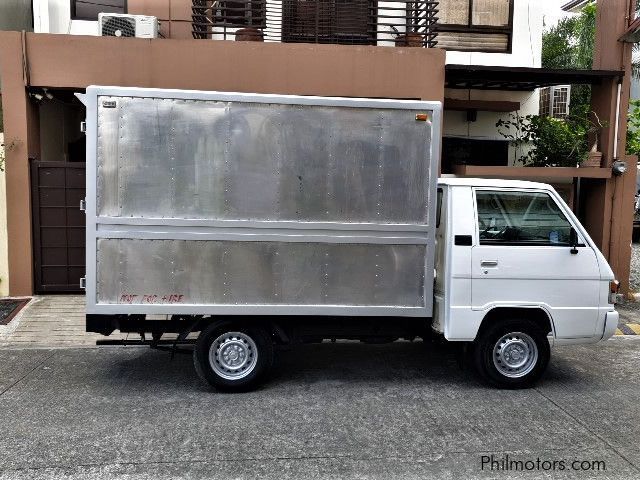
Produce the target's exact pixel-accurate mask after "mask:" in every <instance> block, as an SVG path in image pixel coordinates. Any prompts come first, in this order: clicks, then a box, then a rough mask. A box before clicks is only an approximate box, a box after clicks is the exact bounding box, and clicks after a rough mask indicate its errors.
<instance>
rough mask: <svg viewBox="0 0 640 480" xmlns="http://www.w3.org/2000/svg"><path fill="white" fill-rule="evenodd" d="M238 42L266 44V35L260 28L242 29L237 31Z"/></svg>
mask: <svg viewBox="0 0 640 480" xmlns="http://www.w3.org/2000/svg"><path fill="white" fill-rule="evenodd" d="M236 42H264V34H263V33H262V30H260V29H259V28H255V27H245V28H240V29H239V30H236Z"/></svg>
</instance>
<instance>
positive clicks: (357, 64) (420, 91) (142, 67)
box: [0, 0, 445, 295]
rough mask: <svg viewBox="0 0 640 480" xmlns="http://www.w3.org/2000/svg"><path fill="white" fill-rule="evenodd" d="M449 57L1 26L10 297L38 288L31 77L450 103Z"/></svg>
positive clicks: (42, 83)
mask: <svg viewBox="0 0 640 480" xmlns="http://www.w3.org/2000/svg"><path fill="white" fill-rule="evenodd" d="M180 3H184V2H180ZM136 4H140V5H142V6H144V5H146V7H145V8H149V9H152V8H153V9H162V8H165V7H163V6H162V5H165V6H166V5H167V4H168V2H155V1H151V0H147V1H146V2H145V1H142V0H139V1H134V0H129V7H130V10H131V8H132V6H135V5H136ZM143 4H144V5H143ZM177 5H178V2H176V3H175V5H174V3H171V4H169V6H170V7H171V9H170V12H171V11H176V12H182V13H181V15H183V14H184V10H181V9H179V8H178V6H177ZM145 12H146V13H153V11H152V10H148V11H147V10H145ZM164 12H166V10H164ZM136 13H137V12H136ZM140 13H144V12H140ZM158 13H162V12H158ZM164 14H166V13H164ZM176 15H178V13H176ZM158 16H161V15H158ZM23 49H24V50H23ZM444 61H445V53H444V51H442V50H439V49H421V48H392V47H369V46H343V45H313V44H276V43H257V42H232V41H213V40H192V39H191V40H166V39H154V40H146V39H136V38H115V37H84V36H70V35H46V34H32V33H27V34H21V33H19V32H0V74H1V75H2V81H3V95H2V97H3V107H4V111H5V125H6V129H5V130H6V132H5V133H6V134H5V139H12V138H15V139H17V140H18V142H19V146H18V147H17V148H16V149H13V150H10V151H8V152H7V155H6V156H7V163H6V172H7V201H8V203H7V205H8V231H9V232H8V233H9V278H10V286H9V288H10V293H11V294H12V295H28V294H31V293H32V289H33V280H32V271H33V264H32V258H33V256H32V247H31V213H30V198H29V168H28V156H29V152H28V151H27V148H26V146H27V145H29V146H31V148H32V151H31V154H32V155H33V156H35V157H40V155H39V145H38V138H39V135H38V132H37V129H36V127H37V124H38V122H37V116H36V114H35V113H34V109H33V108H32V106H31V105H30V103H29V100H28V98H27V96H26V91H25V85H26V84H27V82H28V85H29V86H38V87H52V88H73V89H84V88H86V87H87V86H88V85H118V86H138V87H160V88H180V89H200V90H220V91H239V92H256V93H280V94H300V95H326V96H332V95H333V96H353V97H379V98H414V99H422V100H433V101H443V100H444ZM27 79H28V80H27ZM29 125H32V128H31V129H30V128H29Z"/></svg>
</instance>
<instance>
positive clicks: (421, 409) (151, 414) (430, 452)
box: [0, 337, 640, 480]
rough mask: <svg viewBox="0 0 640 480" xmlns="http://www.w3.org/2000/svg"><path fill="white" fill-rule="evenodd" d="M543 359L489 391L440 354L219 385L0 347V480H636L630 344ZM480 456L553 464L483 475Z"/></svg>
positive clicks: (156, 365) (372, 356)
mask: <svg viewBox="0 0 640 480" xmlns="http://www.w3.org/2000/svg"><path fill="white" fill-rule="evenodd" d="M554 355H555V356H554V357H553V360H552V364H551V366H550V370H549V372H548V374H547V375H546V377H545V379H544V381H543V382H542V383H541V384H540V385H539V386H538V388H536V389H532V390H527V391H499V390H493V389H488V388H486V387H484V386H482V385H481V384H479V383H478V382H477V381H476V380H475V377H474V376H473V375H472V374H471V373H470V372H469V371H467V370H461V367H460V366H459V364H458V362H457V360H456V354H455V351H454V350H452V349H450V348H444V347H438V348H436V349H435V350H427V349H426V348H425V347H424V345H422V344H421V343H413V344H409V343H395V344H392V345H380V346H366V345H361V344H353V343H341V344H323V345H309V346H305V347H301V348H300V349H298V350H296V351H289V352H280V353H279V356H278V364H277V367H276V369H275V372H274V374H273V376H272V380H271V382H270V383H269V384H268V385H266V386H265V387H264V388H262V389H261V390H259V391H256V392H252V393H248V394H242V395H229V394H219V393H215V392H212V391H210V390H208V389H207V388H206V387H204V386H203V385H201V384H200V383H199V381H198V379H197V378H196V376H195V374H194V372H193V370H192V367H191V358H190V357H189V356H186V355H185V356H178V357H176V359H174V360H173V361H170V359H169V356H168V354H167V353H165V352H156V351H152V350H149V349H146V348H132V347H128V348H123V347H114V348H102V349H96V348H85V349H58V350H42V349H40V350H0V479H14V478H18V479H21V478H56V479H59V478H73V479H76V478H92V479H94V478H98V479H100V478H123V477H124V478H148V479H154V480H155V479H165V478H166V479H177V478H274V479H307V478H335V479H342V478H375V479H400V478H415V479H428V478H450V479H459V478H526V479H530V478H602V479H605V478H616V479H618V478H620V479H622V478H639V477H640V447H639V446H638V439H640V402H638V393H639V392H640V388H639V387H640V376H638V371H640V338H638V337H635V338H634V337H621V338H616V339H612V340H610V341H608V342H606V343H604V344H602V345H596V346H591V347H582V346H581V347H563V348H561V349H556V350H555V351H554ZM491 454H494V459H495V460H502V459H504V458H505V456H506V455H509V457H510V459H511V460H516V461H522V462H524V461H533V462H536V461H537V459H538V458H540V460H541V461H549V462H552V461H554V460H555V461H556V462H560V461H564V462H566V463H565V467H566V470H564V471H556V472H552V471H535V470H534V471H526V472H516V471H513V470H512V471H510V472H505V471H490V470H488V469H485V470H484V471H483V470H481V461H482V456H483V455H491ZM574 459H580V460H586V461H589V462H593V461H604V462H606V463H605V468H606V470H605V471H602V468H600V470H601V471H600V472H595V473H594V472H573V471H571V470H569V469H570V468H571V467H570V463H571V462H572V461H573V460H574ZM523 465H524V464H523ZM556 465H557V468H560V467H559V466H560V464H559V463H556ZM515 466H516V465H514V468H515ZM529 466H531V464H529ZM544 466H549V464H542V463H541V464H540V468H544ZM487 468H488V467H487ZM594 468H597V467H594Z"/></svg>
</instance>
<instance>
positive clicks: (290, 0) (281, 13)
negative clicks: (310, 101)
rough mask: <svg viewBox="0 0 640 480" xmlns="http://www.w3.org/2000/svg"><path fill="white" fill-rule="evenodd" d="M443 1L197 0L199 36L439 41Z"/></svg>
mask: <svg viewBox="0 0 640 480" xmlns="http://www.w3.org/2000/svg"><path fill="white" fill-rule="evenodd" d="M437 7H438V2H437V1H424V2H406V1H398V0H390V1H384V2H383V1H376V0H281V1H273V0H237V1H233V2H229V1H213V0H192V12H193V23H192V25H193V37H194V38H202V39H214V40H254V41H266V42H286V43H289V42H293V43H339V44H355V45H398V46H415V47H434V46H435V45H436V43H437V38H436V37H437V33H436V29H435V23H436V22H437V20H438V19H437V17H436V15H437V13H438V9H437Z"/></svg>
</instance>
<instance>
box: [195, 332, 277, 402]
mask: <svg viewBox="0 0 640 480" xmlns="http://www.w3.org/2000/svg"><path fill="white" fill-rule="evenodd" d="M225 332H242V333H244V334H246V335H248V336H249V337H251V338H252V339H253V341H254V342H255V344H256V348H257V350H258V360H257V363H256V366H255V368H254V369H253V371H252V372H251V373H250V374H249V375H247V376H246V377H244V378H241V379H239V380H228V379H226V378H222V377H220V376H219V375H218V374H217V373H216V372H215V371H214V370H213V368H211V365H210V364H209V349H210V348H211V344H212V343H213V341H214V340H215V339H216V338H218V337H219V336H220V335H222V334H223V333H225ZM193 365H194V367H195V369H196V372H197V374H198V376H199V377H200V379H201V380H202V381H204V382H205V383H208V384H209V385H211V386H212V387H215V388H216V389H217V390H220V391H223V392H247V391H249V390H253V389H255V388H256V387H257V386H258V385H260V384H261V383H262V382H263V381H264V380H265V378H266V377H267V374H268V372H269V370H270V369H271V366H272V365H273V340H272V338H271V335H270V334H269V332H268V331H267V330H266V329H265V328H263V327H259V326H252V325H246V324H238V323H236V322H232V321H224V322H214V323H212V324H210V325H209V326H208V327H207V328H205V329H204V330H202V331H201V332H200V335H198V339H197V340H196V345H195V348H194V350H193Z"/></svg>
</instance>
